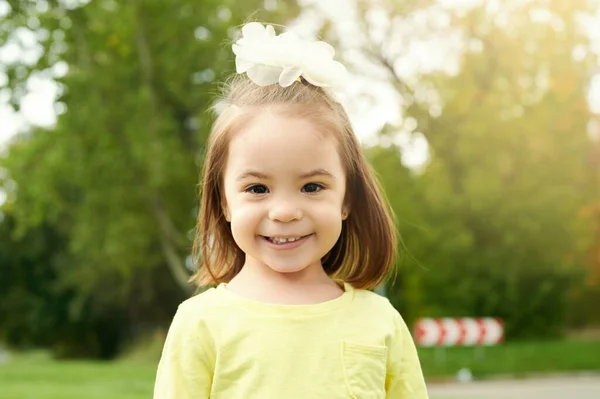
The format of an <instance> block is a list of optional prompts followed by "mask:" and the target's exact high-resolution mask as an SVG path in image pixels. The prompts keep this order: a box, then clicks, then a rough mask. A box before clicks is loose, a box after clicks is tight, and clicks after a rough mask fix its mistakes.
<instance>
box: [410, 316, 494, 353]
mask: <svg viewBox="0 0 600 399" xmlns="http://www.w3.org/2000/svg"><path fill="white" fill-rule="evenodd" d="M503 339H504V325H503V323H502V320H500V319H497V318H495V317H482V318H449V317H447V318H442V319H431V318H426V319H419V320H418V321H417V324H415V342H416V344H417V345H420V346H473V345H496V344H499V343H500V342H502V340H503Z"/></svg>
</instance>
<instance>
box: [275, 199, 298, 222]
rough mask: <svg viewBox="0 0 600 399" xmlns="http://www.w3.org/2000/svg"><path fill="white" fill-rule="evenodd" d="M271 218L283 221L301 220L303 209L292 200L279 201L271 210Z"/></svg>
mask: <svg viewBox="0 0 600 399" xmlns="http://www.w3.org/2000/svg"><path fill="white" fill-rule="evenodd" d="M269 219H271V220H273V221H278V222H283V223H286V222H291V221H294V220H300V219H302V211H301V210H300V208H298V207H297V206H296V205H295V204H294V203H292V202H279V203H277V204H273V206H272V207H271V209H270V210H269Z"/></svg>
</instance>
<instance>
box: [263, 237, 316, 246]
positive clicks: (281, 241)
mask: <svg viewBox="0 0 600 399" xmlns="http://www.w3.org/2000/svg"><path fill="white" fill-rule="evenodd" d="M311 235H312V234H308V235H305V236H297V237H267V236H262V238H264V239H265V241H267V242H268V243H269V244H271V245H270V246H272V247H275V248H281V249H291V248H296V247H297V246H299V245H300V244H302V243H303V242H304V241H306V239H307V238H308V237H310V236H311Z"/></svg>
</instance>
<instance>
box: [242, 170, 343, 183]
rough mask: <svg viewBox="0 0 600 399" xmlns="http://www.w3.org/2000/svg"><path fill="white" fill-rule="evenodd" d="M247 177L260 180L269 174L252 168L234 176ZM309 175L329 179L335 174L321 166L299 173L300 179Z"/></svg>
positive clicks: (265, 178) (267, 177)
mask: <svg viewBox="0 0 600 399" xmlns="http://www.w3.org/2000/svg"><path fill="white" fill-rule="evenodd" d="M249 177H254V178H257V179H262V180H268V179H269V176H268V175H266V174H264V173H261V172H257V171H254V170H246V171H244V173H242V174H240V175H239V176H238V177H237V178H236V180H244V179H247V178H249ZM309 177H328V178H330V179H335V176H334V175H333V174H331V173H329V172H328V171H326V170H325V169H322V168H319V169H314V170H311V171H310V172H306V173H302V174H301V175H300V178H301V179H308V178H309Z"/></svg>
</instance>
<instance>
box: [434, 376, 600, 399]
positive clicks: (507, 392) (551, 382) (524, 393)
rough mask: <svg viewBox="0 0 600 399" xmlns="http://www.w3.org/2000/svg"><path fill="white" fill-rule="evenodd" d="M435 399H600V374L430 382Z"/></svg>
mask: <svg viewBox="0 0 600 399" xmlns="http://www.w3.org/2000/svg"><path fill="white" fill-rule="evenodd" d="M428 390H429V396H430V398H431V399H445V398H460V399H600V376H581V377H555V378H536V379H527V380H508V381H505V380H502V381H477V382H470V383H464V384H460V383H447V384H441V383H440V384H430V385H429V387H428Z"/></svg>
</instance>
